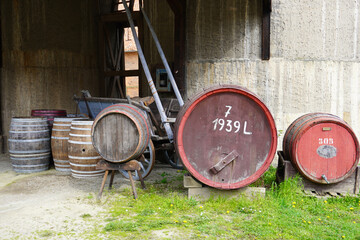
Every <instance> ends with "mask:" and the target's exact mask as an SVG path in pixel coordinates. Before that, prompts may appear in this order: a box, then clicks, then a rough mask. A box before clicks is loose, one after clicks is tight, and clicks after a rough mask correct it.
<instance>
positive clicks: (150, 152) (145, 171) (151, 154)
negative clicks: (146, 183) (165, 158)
mask: <svg viewBox="0 0 360 240" xmlns="http://www.w3.org/2000/svg"><path fill="white" fill-rule="evenodd" d="M143 155H144V159H145V161H141V162H139V164H140V166H141V170H140V173H141V176H142V178H146V177H147V176H148V175H149V174H150V172H151V170H152V169H153V167H154V164H155V147H154V144H153V142H152V141H151V140H150V141H149V145H148V146H147V148H146V149H145V151H144V153H143ZM119 172H120V173H121V175H123V176H124V177H126V178H127V179H129V174H128V173H127V171H125V170H119ZM132 174H133V175H132V176H133V179H134V180H136V181H138V180H139V175H138V174H137V172H136V171H133V172H132Z"/></svg>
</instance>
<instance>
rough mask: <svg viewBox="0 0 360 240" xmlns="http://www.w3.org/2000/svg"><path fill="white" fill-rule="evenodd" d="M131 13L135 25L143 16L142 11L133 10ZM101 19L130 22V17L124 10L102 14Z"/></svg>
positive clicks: (104, 20)
mask: <svg viewBox="0 0 360 240" xmlns="http://www.w3.org/2000/svg"><path fill="white" fill-rule="evenodd" d="M131 15H132V17H133V20H134V23H135V25H137V21H138V20H139V19H140V17H141V14H140V12H139V11H136V12H132V13H131ZM100 21H101V22H104V23H108V22H121V23H124V24H127V23H128V18H127V16H126V13H124V12H115V13H109V14H103V15H101V17H100ZM126 27H129V26H126Z"/></svg>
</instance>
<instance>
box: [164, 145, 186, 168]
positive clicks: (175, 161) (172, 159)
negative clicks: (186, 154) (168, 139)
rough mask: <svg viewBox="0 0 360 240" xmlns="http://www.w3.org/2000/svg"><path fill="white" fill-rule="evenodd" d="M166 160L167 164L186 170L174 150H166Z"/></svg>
mask: <svg viewBox="0 0 360 240" xmlns="http://www.w3.org/2000/svg"><path fill="white" fill-rule="evenodd" d="M164 155H165V158H166V160H167V162H168V163H169V164H170V165H171V166H172V167H173V168H175V169H181V170H182V169H184V166H183V165H182V163H181V160H180V158H179V157H178V156H177V155H176V153H175V151H174V150H165V151H164Z"/></svg>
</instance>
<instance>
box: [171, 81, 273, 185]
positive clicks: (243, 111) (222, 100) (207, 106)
mask: <svg viewBox="0 0 360 240" xmlns="http://www.w3.org/2000/svg"><path fill="white" fill-rule="evenodd" d="M175 146H176V150H177V153H178V155H179V157H180V159H181V160H182V162H183V164H184V166H185V167H186V168H187V170H188V171H189V172H190V173H191V174H192V175H193V176H194V177H195V178H196V179H198V180H199V181H201V182H202V183H204V184H206V185H209V186H211V187H215V188H220V189H236V188H240V187H244V186H246V185H248V184H250V183H252V182H254V181H256V180H257V179H258V178H259V177H260V176H261V175H262V174H263V173H264V172H265V171H266V170H267V169H268V167H269V166H270V164H271V162H272V160H273V157H274V155H275V152H276V146H277V131H276V127H275V122H274V119H273V117H272V115H271V113H270V111H269V110H268V108H267V107H266V106H265V104H264V103H263V102H262V101H261V100H260V99H259V98H258V97H257V96H256V95H255V94H253V93H251V92H250V91H249V90H247V89H245V88H241V87H239V86H233V85H222V86H216V87H212V88H210V89H207V90H204V92H202V93H200V94H198V95H197V96H195V97H193V98H192V99H190V100H189V101H188V102H187V103H186V104H185V105H184V107H183V108H182V109H181V110H180V112H179V115H178V117H177V120H176V144H175Z"/></svg>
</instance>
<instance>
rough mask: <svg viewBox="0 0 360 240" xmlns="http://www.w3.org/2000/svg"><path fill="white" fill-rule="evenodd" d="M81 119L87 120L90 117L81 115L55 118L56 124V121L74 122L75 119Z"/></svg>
mask: <svg viewBox="0 0 360 240" xmlns="http://www.w3.org/2000/svg"><path fill="white" fill-rule="evenodd" d="M80 119H85V120H87V119H88V118H81V117H55V118H54V124H55V122H56V123H58V122H72V121H74V120H80Z"/></svg>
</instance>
